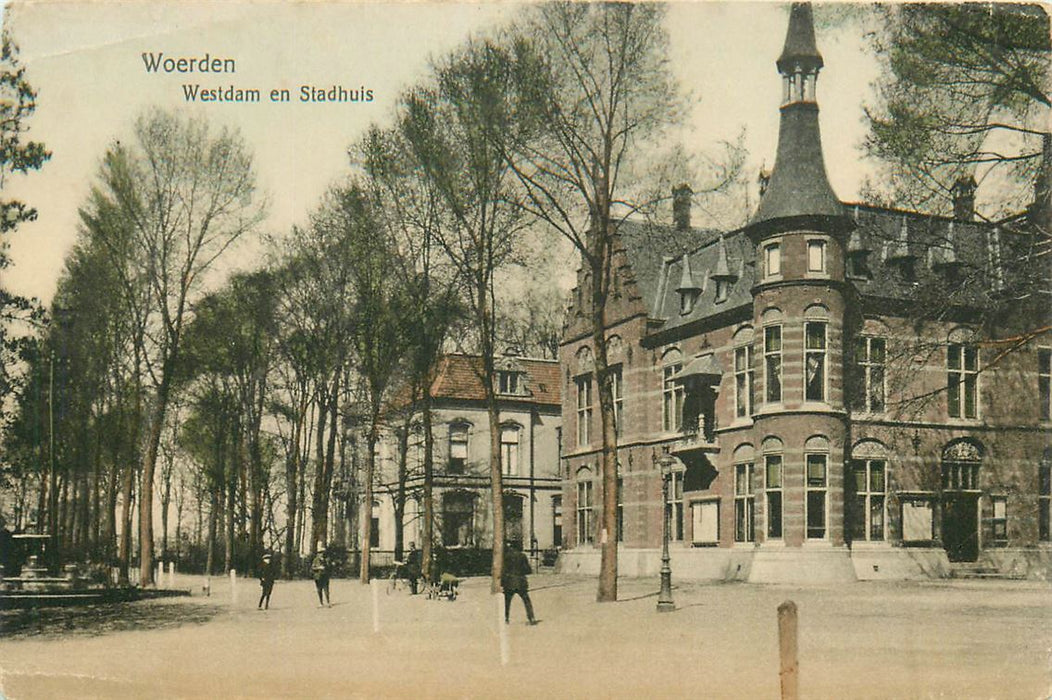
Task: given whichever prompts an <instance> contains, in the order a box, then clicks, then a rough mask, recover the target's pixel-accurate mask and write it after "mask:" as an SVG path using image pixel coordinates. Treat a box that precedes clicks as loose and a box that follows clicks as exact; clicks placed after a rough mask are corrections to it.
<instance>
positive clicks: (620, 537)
mask: <svg viewBox="0 0 1052 700" xmlns="http://www.w3.org/2000/svg"><path fill="white" fill-rule="evenodd" d="M624 488H625V480H624V479H622V478H621V477H617V541H618V542H624V541H625V499H624V497H623V496H622V494H623V493H624Z"/></svg>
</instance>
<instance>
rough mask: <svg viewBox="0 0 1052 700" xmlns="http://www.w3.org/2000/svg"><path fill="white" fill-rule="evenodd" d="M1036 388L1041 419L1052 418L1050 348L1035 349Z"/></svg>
mask: <svg viewBox="0 0 1052 700" xmlns="http://www.w3.org/2000/svg"><path fill="white" fill-rule="evenodd" d="M1037 389H1038V394H1040V399H1039V400H1040V401H1041V420H1049V419H1050V418H1052V350H1049V349H1048V348H1038V350H1037Z"/></svg>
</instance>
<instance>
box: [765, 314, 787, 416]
mask: <svg viewBox="0 0 1052 700" xmlns="http://www.w3.org/2000/svg"><path fill="white" fill-rule="evenodd" d="M770 331H777V334H778V348H777V349H776V350H772V349H770V348H769V347H768V332H770ZM772 344H773V343H772ZM783 346H784V342H783V334H782V326H781V324H771V325H769V326H764V327H763V402H764V403H765V404H780V403H781V402H782V398H783V395H784V394H783V391H784V387H783V386H782V377H783V376H784V374H785V372H784V370H785V367H784V364H783V362H782V348H783ZM772 361H777V377H778V396H777V398H774V397H772V393H771V375H772V371H771V363H772Z"/></svg>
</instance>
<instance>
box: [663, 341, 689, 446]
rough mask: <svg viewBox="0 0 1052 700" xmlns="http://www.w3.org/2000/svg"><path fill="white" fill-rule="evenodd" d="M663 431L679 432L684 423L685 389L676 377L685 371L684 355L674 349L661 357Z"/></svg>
mask: <svg viewBox="0 0 1052 700" xmlns="http://www.w3.org/2000/svg"><path fill="white" fill-rule="evenodd" d="M661 365H662V370H661V371H662V385H661V429H662V430H664V431H665V432H674V431H679V430H680V428H681V427H682V421H683V396H684V391H685V390H684V387H683V384H682V383H681V382H677V381H676V380H675V379H673V377H675V376H676V375H677V374H678V373H679V371H680V370H681V369H683V355H682V353H680V351H679V350H678V349H676V348H672V349H671V350H669V351H668V352H666V353H665V354H664V355H662V356H661Z"/></svg>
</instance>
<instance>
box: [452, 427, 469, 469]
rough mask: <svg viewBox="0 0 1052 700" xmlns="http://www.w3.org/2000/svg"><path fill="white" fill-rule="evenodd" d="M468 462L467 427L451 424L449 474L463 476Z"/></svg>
mask: <svg viewBox="0 0 1052 700" xmlns="http://www.w3.org/2000/svg"><path fill="white" fill-rule="evenodd" d="M467 461H468V426H467V424H465V423H453V424H452V425H450V426H449V473H450V474H463V473H464V465H466V464H467Z"/></svg>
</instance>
